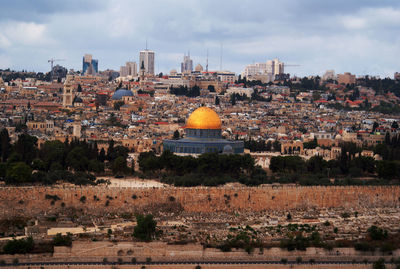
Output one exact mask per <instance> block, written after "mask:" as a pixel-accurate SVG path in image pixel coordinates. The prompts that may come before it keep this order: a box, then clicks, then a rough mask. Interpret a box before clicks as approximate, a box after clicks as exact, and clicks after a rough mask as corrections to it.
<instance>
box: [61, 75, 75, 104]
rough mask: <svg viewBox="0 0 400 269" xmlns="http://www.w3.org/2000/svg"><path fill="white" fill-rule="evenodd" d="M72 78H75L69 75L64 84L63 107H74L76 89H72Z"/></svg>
mask: <svg viewBox="0 0 400 269" xmlns="http://www.w3.org/2000/svg"><path fill="white" fill-rule="evenodd" d="M72 78H73V76H71V75H68V76H67V78H66V80H65V82H64V89H63V107H70V106H72V105H73V101H74V88H73V87H72V83H71V80H72Z"/></svg>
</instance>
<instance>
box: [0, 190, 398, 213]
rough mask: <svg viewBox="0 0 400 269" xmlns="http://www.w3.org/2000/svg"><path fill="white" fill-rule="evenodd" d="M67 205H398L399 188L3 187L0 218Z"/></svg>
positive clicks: (228, 208) (123, 208) (93, 209)
mask: <svg viewBox="0 0 400 269" xmlns="http://www.w3.org/2000/svg"><path fill="white" fill-rule="evenodd" d="M46 195H53V196H57V197H58V198H59V200H56V201H54V202H52V201H53V200H52V199H46V198H45V197H46ZM82 197H85V199H84V198H82ZM83 200H85V201H83ZM68 207H74V208H77V209H80V210H82V211H83V212H90V213H92V214H102V213H105V212H116V211H119V212H137V211H140V210H147V211H153V212H154V210H160V211H165V210H173V209H174V208H177V207H181V208H182V209H183V210H185V211H187V212H205V213H207V212H221V211H223V212H235V211H269V210H277V211H279V210H283V211H285V210H310V209H314V208H315V209H322V208H346V209H357V208H384V207H388V208H398V207H400V187H399V186H364V187H363V186H352V187H323V186H313V187H300V186H267V187H252V188H250V187H248V188H247V187H245V188H237V187H217V188H207V187H199V188H119V187H112V188H111V187H110V188H108V187H101V186H96V187H4V188H0V219H1V218H7V217H10V216H15V215H24V216H35V215H37V214H40V213H52V212H59V211H62V210H64V208H68Z"/></svg>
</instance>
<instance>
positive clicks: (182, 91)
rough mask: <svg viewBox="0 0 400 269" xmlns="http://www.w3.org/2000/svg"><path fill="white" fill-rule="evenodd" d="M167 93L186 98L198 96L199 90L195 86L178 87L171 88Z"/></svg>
mask: <svg viewBox="0 0 400 269" xmlns="http://www.w3.org/2000/svg"><path fill="white" fill-rule="evenodd" d="M169 92H170V93H171V94H174V95H184V96H187V97H197V96H200V88H199V86H197V85H195V86H193V87H191V88H188V87H187V86H179V87H173V86H171V88H170V90H169Z"/></svg>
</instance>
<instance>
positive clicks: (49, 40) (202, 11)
mask: <svg viewBox="0 0 400 269" xmlns="http://www.w3.org/2000/svg"><path fill="white" fill-rule="evenodd" d="M146 39H147V40H148V48H149V49H151V50H154V51H155V52H156V64H155V66H156V72H164V73H166V72H169V71H170V70H171V69H177V70H179V69H180V62H181V61H182V58H183V54H184V53H185V52H187V51H190V54H191V57H192V59H193V61H194V65H197V64H198V63H200V64H202V65H203V66H204V67H205V63H206V54H207V50H208V52H209V69H210V70H216V69H219V67H220V56H221V47H222V48H223V49H222V68H223V69H224V70H231V71H235V72H241V71H242V70H243V69H244V67H245V66H246V65H247V64H250V63H253V62H264V61H266V60H268V59H273V58H276V57H277V58H279V59H280V60H281V61H283V62H285V63H286V64H299V65H301V66H297V67H287V69H286V70H285V71H286V72H289V73H291V74H295V75H298V76H305V75H322V74H323V73H324V72H325V71H326V70H327V69H334V70H335V71H336V72H337V73H341V72H346V71H348V72H352V73H355V74H357V75H363V74H370V75H380V76H381V77H386V76H390V77H393V73H394V72H396V71H400V59H399V56H400V1H399V0H393V1H385V0H329V1H325V0H274V1H269V0H247V1H246V0H240V1H236V0H201V1H195V0H141V1H136V0H120V1H111V0H63V1H58V0H35V1H32V0H1V8H0V68H8V67H10V68H12V69H15V70H21V69H25V70H29V71H49V69H50V64H49V63H48V62H47V60H48V59H50V58H52V57H54V58H59V59H65V61H62V62H59V64H61V65H63V66H65V67H67V68H73V69H75V70H80V69H82V56H83V55H84V54H85V53H90V54H92V55H93V57H94V58H95V59H98V60H99V69H100V70H105V69H115V70H119V66H121V65H124V64H125V62H126V61H128V60H134V61H138V57H139V51H140V50H141V49H144V48H145V45H146Z"/></svg>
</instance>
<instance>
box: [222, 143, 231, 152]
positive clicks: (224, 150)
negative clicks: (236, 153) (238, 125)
mask: <svg viewBox="0 0 400 269" xmlns="http://www.w3.org/2000/svg"><path fill="white" fill-rule="evenodd" d="M222 154H233V148H232V146H231V145H225V146H224V149H223V150H222Z"/></svg>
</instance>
